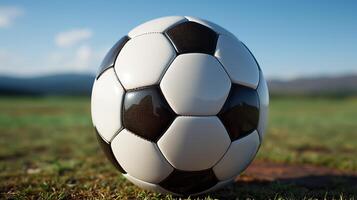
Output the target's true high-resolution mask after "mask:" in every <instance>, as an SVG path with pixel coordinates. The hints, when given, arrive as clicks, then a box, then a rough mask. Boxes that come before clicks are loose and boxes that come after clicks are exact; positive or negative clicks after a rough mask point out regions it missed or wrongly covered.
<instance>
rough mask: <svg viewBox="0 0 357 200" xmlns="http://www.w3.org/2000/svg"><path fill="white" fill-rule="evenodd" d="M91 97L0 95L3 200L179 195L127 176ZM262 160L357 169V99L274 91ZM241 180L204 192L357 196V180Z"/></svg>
mask: <svg viewBox="0 0 357 200" xmlns="http://www.w3.org/2000/svg"><path fill="white" fill-rule="evenodd" d="M89 106H90V101H89V99H88V98H85V97H44V98H35V97H22V98H19V97H1V98H0V199H173V198H175V197H172V196H170V195H161V194H157V193H151V192H147V191H144V190H141V189H139V188H137V187H136V186H134V185H132V184H131V183H130V182H128V181H126V180H125V179H124V178H123V177H122V176H121V175H120V174H119V173H117V171H116V170H115V169H114V168H113V167H112V166H111V165H110V164H109V162H108V161H107V160H106V158H105V157H104V156H103V153H102V152H101V150H100V149H99V146H98V144H97V141H96V139H95V135H94V132H93V128H92V124H91V119H90V109H89ZM270 108H271V112H270V119H269V121H270V122H269V128H268V133H267V135H266V138H265V140H264V143H263V145H262V147H261V149H260V151H259V153H258V155H257V160H261V161H269V162H278V163H286V164H293V165H301V164H309V165H316V166H325V167H330V168H334V169H338V170H347V171H357V157H356V155H357V140H356V135H357V123H356V122H357V121H356V119H357V98H352V97H350V98H342V99H334V98H304V97H298V98H288V97H284V98H273V99H272V100H271V107H270ZM334 180H335V184H333V185H331V187H327V188H326V187H324V188H314V189H311V188H309V187H305V186H304V185H296V184H294V183H290V182H288V183H286V182H284V181H259V180H253V181H248V182H244V181H243V182H238V183H235V184H233V185H230V186H228V187H225V188H223V189H220V190H218V191H217V192H214V193H211V194H207V195H206V196H200V197H191V199H193V198H201V199H215V198H218V199H236V198H237V199H303V198H305V199H324V198H325V199H356V198H357V187H356V185H350V184H348V182H347V183H344V181H345V179H341V178H339V177H335V179H334Z"/></svg>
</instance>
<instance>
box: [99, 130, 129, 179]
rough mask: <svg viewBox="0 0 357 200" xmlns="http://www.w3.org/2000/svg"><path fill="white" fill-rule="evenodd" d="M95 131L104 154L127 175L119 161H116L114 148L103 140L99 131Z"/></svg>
mask: <svg viewBox="0 0 357 200" xmlns="http://www.w3.org/2000/svg"><path fill="white" fill-rule="evenodd" d="M94 129H95V133H96V134H95V135H96V136H97V140H98V143H99V145H100V147H101V148H102V150H103V152H104V154H105V155H106V157H107V158H108V160H109V161H110V162H111V163H112V164H113V165H114V166H115V167H116V168H117V169H118V170H119V171H120V172H121V173H123V174H125V173H126V172H125V170H124V169H123V168H122V166H120V164H119V163H118V161H117V160H116V159H115V157H114V154H113V151H112V148H111V147H110V144H109V143H107V142H106V141H104V140H103V138H102V137H101V136H100V134H99V133H98V130H97V129H96V128H95V127H94Z"/></svg>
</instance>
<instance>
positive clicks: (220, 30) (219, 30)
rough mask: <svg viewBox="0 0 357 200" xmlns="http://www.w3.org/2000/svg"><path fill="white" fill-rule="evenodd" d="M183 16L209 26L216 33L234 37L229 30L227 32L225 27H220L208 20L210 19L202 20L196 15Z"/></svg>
mask: <svg viewBox="0 0 357 200" xmlns="http://www.w3.org/2000/svg"><path fill="white" fill-rule="evenodd" d="M185 18H186V19H187V20H188V21H191V22H196V23H199V24H202V25H204V26H207V27H208V28H211V29H212V30H214V31H215V32H216V33H217V34H220V35H226V36H229V37H232V38H236V37H235V36H234V35H233V34H232V33H231V32H229V31H228V30H226V29H225V28H223V27H221V26H219V25H218V24H215V23H213V22H210V21H207V20H204V19H200V18H197V17H191V16H185Z"/></svg>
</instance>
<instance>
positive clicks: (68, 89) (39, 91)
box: [0, 74, 95, 95]
mask: <svg viewBox="0 0 357 200" xmlns="http://www.w3.org/2000/svg"><path fill="white" fill-rule="evenodd" d="M94 79H95V77H94V75H87V74H59V75H49V76H41V77H31V78H19V77H8V76H0V95H89V94H90V92H91V90H92V85H93V81H94Z"/></svg>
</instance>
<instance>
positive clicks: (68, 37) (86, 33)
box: [55, 28, 93, 47]
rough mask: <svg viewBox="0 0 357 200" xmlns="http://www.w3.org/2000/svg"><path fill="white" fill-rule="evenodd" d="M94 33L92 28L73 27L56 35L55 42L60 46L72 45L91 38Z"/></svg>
mask: <svg viewBox="0 0 357 200" xmlns="http://www.w3.org/2000/svg"><path fill="white" fill-rule="evenodd" d="M92 35H93V33H92V31H91V30H90V29H84V28H82V29H73V30H69V31H65V32H60V33H58V34H57V35H56V36H55V43H56V45H57V46H59V47H71V46H74V45H76V44H78V43H80V42H82V41H85V40H87V39H89V38H91V37H92Z"/></svg>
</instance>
